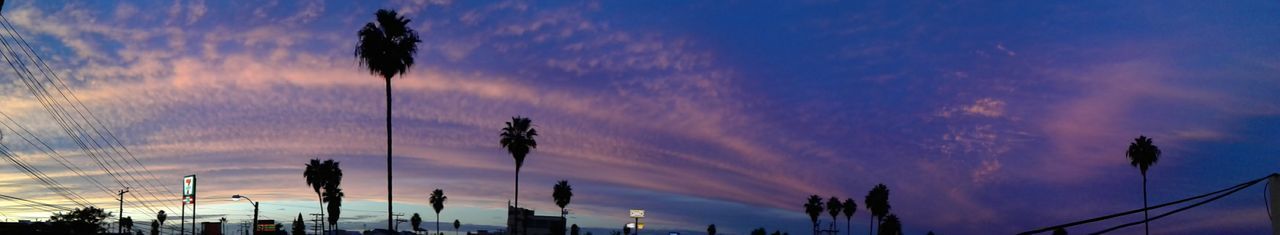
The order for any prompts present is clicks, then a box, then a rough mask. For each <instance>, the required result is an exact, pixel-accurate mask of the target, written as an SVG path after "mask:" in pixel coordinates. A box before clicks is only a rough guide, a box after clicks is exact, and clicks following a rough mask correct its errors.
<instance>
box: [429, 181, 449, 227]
mask: <svg viewBox="0 0 1280 235" xmlns="http://www.w3.org/2000/svg"><path fill="white" fill-rule="evenodd" d="M448 199H449V197H446V196H444V190H442V189H436V190H435V191H431V197H430V198H428V200H430V202H431V209H435V210H436V232H440V211H443V210H444V201H445V200H448Z"/></svg>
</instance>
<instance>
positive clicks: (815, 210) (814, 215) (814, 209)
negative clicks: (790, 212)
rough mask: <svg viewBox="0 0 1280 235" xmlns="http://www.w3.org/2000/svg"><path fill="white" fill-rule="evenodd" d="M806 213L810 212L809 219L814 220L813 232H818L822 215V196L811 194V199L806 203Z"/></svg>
mask: <svg viewBox="0 0 1280 235" xmlns="http://www.w3.org/2000/svg"><path fill="white" fill-rule="evenodd" d="M804 213H805V214H809V221H811V222H813V234H815V235H816V234H818V216H819V215H822V197H820V196H818V195H810V196H809V201H807V202H805V203H804Z"/></svg>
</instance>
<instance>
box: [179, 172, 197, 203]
mask: <svg viewBox="0 0 1280 235" xmlns="http://www.w3.org/2000/svg"><path fill="white" fill-rule="evenodd" d="M182 203H189V204H196V175H188V176H185V177H182Z"/></svg>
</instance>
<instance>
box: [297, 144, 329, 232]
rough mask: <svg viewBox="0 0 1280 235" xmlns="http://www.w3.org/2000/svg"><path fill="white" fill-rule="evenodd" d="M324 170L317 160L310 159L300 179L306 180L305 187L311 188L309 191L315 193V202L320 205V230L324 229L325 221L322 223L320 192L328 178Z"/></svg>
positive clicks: (322, 195)
mask: <svg viewBox="0 0 1280 235" xmlns="http://www.w3.org/2000/svg"><path fill="white" fill-rule="evenodd" d="M324 168H325V166H324V163H321V162H320V159H319V158H312V159H311V162H308V163H307V167H306V168H305V169H303V170H302V177H303V178H306V180H307V185H309V186H311V190H314V191H315V192H316V201H317V202H319V203H320V227H321V228H324V227H325V226H324V223H325V221H324V193H323V192H321V191H320V190H321V189H324V185H325V184H327V183H326V182H325V180H327V179H328V178H327V177H328V176H327V175H326V172H325V171H326V170H327V169H324Z"/></svg>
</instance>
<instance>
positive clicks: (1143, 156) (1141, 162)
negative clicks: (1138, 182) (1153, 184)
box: [1124, 135, 1160, 234]
mask: <svg viewBox="0 0 1280 235" xmlns="http://www.w3.org/2000/svg"><path fill="white" fill-rule="evenodd" d="M1124 155H1125V156H1126V157H1128V158H1129V165H1132V166H1133V167H1137V168H1138V170H1139V172H1141V173H1142V218H1143V219H1144V220H1145V219H1148V218H1149V217H1147V168H1150V167H1151V166H1152V165H1155V164H1156V162H1157V161H1160V147H1156V145H1155V144H1153V143H1152V139H1150V138H1147V137H1146V136H1143V135H1139V136H1138V138H1136V139H1133V142H1132V143H1129V150H1128V151H1125V154H1124ZM1143 226H1144V227H1145V228H1143V232H1145V233H1147V234H1150V233H1151V232H1150V230H1151V225H1150V224H1149V223H1147V222H1143Z"/></svg>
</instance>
